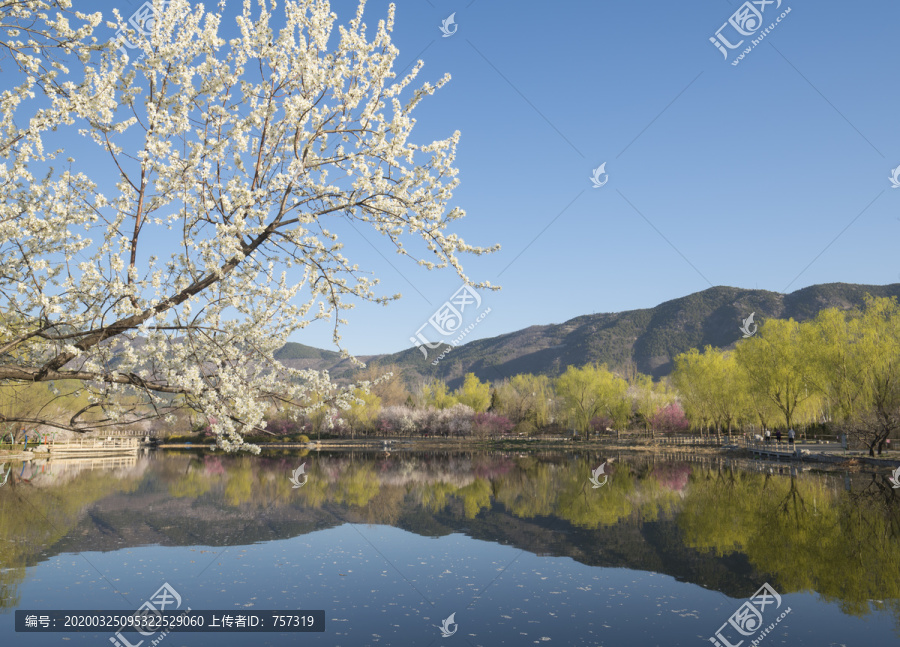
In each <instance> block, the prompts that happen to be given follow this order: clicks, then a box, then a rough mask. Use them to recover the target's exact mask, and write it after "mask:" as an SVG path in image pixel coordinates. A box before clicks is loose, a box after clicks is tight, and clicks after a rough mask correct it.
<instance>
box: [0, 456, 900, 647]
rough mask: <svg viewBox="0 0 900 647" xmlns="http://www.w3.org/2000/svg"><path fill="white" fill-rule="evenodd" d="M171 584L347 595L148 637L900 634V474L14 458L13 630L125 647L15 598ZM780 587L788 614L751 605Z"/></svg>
mask: <svg viewBox="0 0 900 647" xmlns="http://www.w3.org/2000/svg"><path fill="white" fill-rule="evenodd" d="M609 458H611V459H612V460H611V461H609V462H607V463H606V465H605V468H604V472H605V474H604V475H598V476H597V480H598V482H601V483H604V481H605V483H604V485H602V486H601V487H598V488H594V487H592V486H591V483H590V482H589V480H588V479H589V477H591V470H593V469H594V468H596V467H597V466H598V465H600V464H601V462H602V461H604V460H605V459H609ZM304 462H305V463H306V465H305V468H304V469H305V473H306V475H305V476H299V477H298V479H299V481H298V482H303V481H304V480H305V481H306V482H305V484H304V485H303V486H302V487H299V488H294V487H292V484H291V481H290V476H291V473H292V470H294V469H295V468H297V467H298V466H299V465H300V464H301V463H304ZM7 471H8V470H7V469H4V470H3V473H0V480H2V477H3V475H4V474H6V472H7ZM166 582H167V583H168V584H169V585H170V586H171V587H172V589H173V590H175V591H177V593H178V594H179V595H180V596H181V598H182V604H181V608H186V607H191V608H192V609H194V610H197V609H220V610H222V609H231V610H233V611H234V612H235V613H236V614H237V613H240V612H241V611H246V610H254V609H255V610H272V609H275V610H285V611H287V610H296V609H324V610H325V632H324V633H304V634H292V633H255V634H254V633H177V632H172V633H169V634H168V635H165V636H162V637H161V635H160V634H157V635H154V636H148V637H146V638H144V639H143V640H144V642H143V644H142V645H141V647H150V646H151V645H152V644H153V643H152V641H153V640H154V639H155V640H156V641H157V643H156V644H159V645H165V646H166V647H178V646H179V645H217V646H230V645H253V646H254V647H260V646H262V645H296V644H304V645H347V646H350V645H423V646H425V645H445V644H446V645H449V644H459V645H466V644H468V645H485V646H493V645H545V644H546V645H549V646H551V647H552V645H559V646H562V645H592V646H593V645H603V646H619V645H622V646H626V645H627V646H631V645H637V646H643V645H648V646H650V645H660V646H663V645H665V646H666V647H671V646H675V645H702V644H706V645H710V644H712V643H710V641H709V639H710V637H712V636H713V635H714V634H715V633H716V632H717V631H720V628H721V632H720V633H721V637H724V638H725V639H726V640H727V641H730V643H731V644H732V645H740V647H750V645H751V644H752V643H751V641H752V640H754V639H757V640H759V642H758V644H759V645H766V646H768V645H792V646H805V645H810V646H816V647H827V646H829V645H847V646H855V645H895V644H898V643H900V637H898V636H900V632H898V627H900V490H894V489H892V488H891V487H890V485H889V484H888V483H887V481H886V479H885V475H883V474H877V475H873V474H871V473H865V472H861V473H855V474H844V473H837V472H832V473H817V472H814V471H813V472H811V471H799V472H794V473H792V471H791V469H790V468H785V467H782V468H780V471H779V467H777V466H775V467H773V469H772V471H771V473H770V471H769V468H768V466H765V468H763V466H761V465H759V464H754V463H750V462H742V463H733V462H727V461H725V460H723V459H715V460H713V461H709V460H707V461H706V462H686V461H683V460H675V459H666V460H664V459H662V458H657V459H655V460H653V459H650V458H648V457H646V456H634V455H614V456H598V455H595V454H587V453H581V454H578V453H563V452H559V453H554V452H546V453H539V454H528V455H525V454H516V453H415V454H413V453H393V454H391V455H389V456H386V455H384V454H380V453H354V454H350V453H332V454H325V453H321V454H320V453H313V454H303V455H301V454H297V453H294V454H290V455H289V454H282V455H278V456H271V457H268V458H267V457H265V456H261V457H249V456H241V457H233V456H228V457H226V456H222V455H221V454H218V455H216V454H208V455H205V456H203V455H199V454H163V453H153V454H145V455H142V456H141V457H139V458H136V459H128V460H125V461H120V462H119V463H118V464H112V463H109V464H105V465H100V464H98V463H95V464H94V465H93V466H91V465H89V464H84V463H68V462H58V461H57V462H54V463H52V464H40V463H38V464H29V465H26V466H24V468H23V466H22V464H17V465H14V466H13V469H12V472H11V473H10V475H9V478H8V481H7V483H6V484H5V485H4V486H2V487H0V645H4V646H5V645H26V644H27V645H86V644H92V645H100V644H105V645H110V644H113V643H111V642H110V640H109V639H110V637H112V636H113V632H112V631H105V630H104V631H96V632H89V633H45V634H28V635H26V634H23V633H15V632H14V630H13V628H14V610H15V609H31V610H47V609H85V610H95V609H104V610H112V609H118V610H121V611H122V612H127V611H131V610H134V609H136V608H138V607H139V606H140V605H141V604H142V603H143V602H144V601H146V600H148V599H149V598H150V597H151V596H152V595H153V594H154V593H155V592H156V591H158V590H159V588H160V587H161V586H162V585H163V583H166ZM766 583H768V584H769V585H770V586H771V588H772V589H773V590H774V591H775V592H776V593H777V594H779V595H780V598H781V599H780V602H779V603H778V608H777V609H776V608H775V607H776V604H775V601H774V600H775V598H774V596H773V597H770V598H769V601H770V602H771V603H770V604H768V605H766V604H765V602H766V601H765V600H763V603H762V605H760V604H758V603H756V604H753V603H748V599H749V598H750V597H751V596H753V595H754V593H755V592H756V591H758V590H759V589H760V587H762V586H763V585H764V584H766ZM756 600H757V601H758V600H759V598H756ZM742 605H743V607H742ZM742 608H744V609H745V610H746V609H747V608H749V609H750V610H751V612H747V613H742V612H739V610H740V609H742ZM760 608H761V609H762V610H761V611H759V615H760V616H762V618H761V619H762V622H763V630H764V629H765V628H766V627H768V626H770V625H772V624H773V623H775V626H774V627H773V629H771V630H770V631H769V632H768V634H767V635H764V636H762V638H761V640H760V639H759V634H754V633H753V632H752V631H751V630H752V629H754V628H756V625H754V624H753V620H752V618H753V616H754V614H755V613H756V611H754V610H759V609H760ZM788 608H789V609H790V612H789V613H787V615H783V614H784V612H785V610H787V609H788ZM735 612H739V613H738V615H737V616H733V614H735ZM450 614H455V615H454V617H453V619H452V621H451V622H450V623H444V620H445V619H446V618H448V617H449V616H450ZM731 617H735V618H737V625H733V624H729V623H728V621H729V618H731ZM779 617H780V618H781V620H780V621H779V622H777V623H776V621H777V620H778V619H779ZM742 618H743V620H742ZM748 618H750V620H749V624H748ZM442 624H446V625H447V630H448V632H455V633H453V635H451V636H450V637H446V638H444V637H442V636H441V631H440V626H441V625H442ZM723 625H724V627H723ZM736 626H737V627H742V628H743V629H744V630H745V632H747V631H749V633H750V634H751V635H746V633H745V634H743V635H742V634H741V633H739V632H737V630H736ZM123 635H124V636H125V637H126V638H128V639H129V640H130V642H131V643H132V644H134V645H137V644H139V640H140V639H141V636H139V635H138V634H136V633H133V632H131V633H125V634H123ZM160 638H161V639H160ZM741 640H743V642H742V643H741V642H739V641H741ZM722 645H723V647H728V643H722Z"/></svg>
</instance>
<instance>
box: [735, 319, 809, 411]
mask: <svg viewBox="0 0 900 647" xmlns="http://www.w3.org/2000/svg"><path fill="white" fill-rule="evenodd" d="M814 342H815V339H814V336H813V335H812V326H810V325H808V324H807V325H801V324H799V323H797V322H796V321H794V320H793V319H789V320H788V321H784V320H782V319H768V320H766V321H764V322H763V323H762V324H760V326H759V331H758V333H757V334H756V335H755V336H753V337H751V338H750V339H746V340H744V341H742V342H740V343H738V345H737V348H736V349H735V357H736V358H737V363H738V366H740V367H741V368H742V369H743V372H744V373H745V375H746V377H747V387H748V388H749V389H752V390H754V391H756V393H757V395H761V396H764V397H766V398H768V399H769V400H770V401H771V402H772V403H773V404H774V405H775V407H776V408H777V409H778V410H779V411H780V412H781V415H782V417H783V419H784V423H785V426H786V427H787V428H791V427H793V426H794V422H795V419H796V418H797V417H798V415H799V414H801V413H803V409H802V408H801V405H803V404H804V403H805V402H806V401H807V400H809V398H810V397H811V396H815V395H816V385H815V383H813V382H812V381H811V380H810V379H809V377H808V376H809V374H810V373H811V372H812V370H811V368H812V367H811V361H810V358H811V356H812V348H813V344H814Z"/></svg>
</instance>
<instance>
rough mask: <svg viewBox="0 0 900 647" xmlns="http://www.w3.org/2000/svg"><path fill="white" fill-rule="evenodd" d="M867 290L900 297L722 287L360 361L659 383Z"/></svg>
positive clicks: (344, 368)
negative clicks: (702, 355)
mask: <svg viewBox="0 0 900 647" xmlns="http://www.w3.org/2000/svg"><path fill="white" fill-rule="evenodd" d="M867 293H868V294H871V295H872V296H875V297H898V298H900V284H898V283H894V284H891V285H856V284H849V283H826V284H822V285H812V286H809V287H806V288H803V289H801V290H797V291H795V292H791V293H789V294H781V293H778V292H769V291H768V290H747V289H743V288H732V287H727V286H717V287H713V288H709V289H708V290H703V291H701V292H696V293H694V294H690V295H688V296H685V297H681V298H678V299H673V300H671V301H666V302H665V303H661V304H659V305H658V306H656V307H654V308H645V309H641V310H628V311H625V312H618V313H605V314H593V315H583V316H580V317H576V318H574V319H570V320H569V321H566V322H564V323H561V324H549V325H545V326H530V327H528V328H524V329H522V330H519V331H516V332H511V333H507V334H505V335H499V336H497V337H491V338H488V339H479V340H476V341H472V342H469V343H467V344H463V345H460V346H458V347H456V348H453V349H452V350H451V352H449V353H448V354H447V355H446V356H445V357H444V358H443V359H442V360H441V361H440V362H439V363H438V364H437V366H434V365H432V363H431V362H432V361H433V360H435V359H436V358H437V357H438V355H439V353H440V351H441V350H443V349H442V348H438V349H434V350H429V351H428V357H427V359H426V358H425V357H424V356H423V355H422V351H421V350H420V349H418V348H410V349H407V350H404V351H400V352H399V353H392V354H387V355H373V356H367V357H360V359H361V360H363V361H365V362H367V363H368V364H370V365H376V366H378V365H381V366H384V365H388V364H396V365H398V366H399V367H400V368H401V369H402V370H403V372H404V375H405V376H406V378H407V380H409V381H414V380H415V379H416V378H420V377H439V378H441V379H443V380H444V381H446V382H447V383H448V385H449V386H450V387H451V388H455V387H456V386H458V385H459V384H460V383H461V382H462V378H463V376H464V375H465V374H466V373H469V372H472V373H475V374H476V375H477V376H478V377H479V378H480V379H482V380H490V381H492V382H493V381H496V380H499V379H502V378H505V377H511V376H513V375H516V374H517V373H535V374H538V373H542V374H546V375H550V376H556V375H559V374H560V373H562V372H563V371H565V370H566V367H567V366H569V365H572V364H574V365H577V366H581V365H584V364H587V363H593V362H597V363H605V364H607V365H608V366H609V367H610V368H611V369H619V370H621V371H625V372H628V371H632V370H634V369H636V370H638V371H641V372H642V373H647V374H649V375H652V376H654V377H655V378H659V377H662V376H665V375H668V374H669V373H671V372H672V369H673V360H674V358H675V356H676V355H678V354H679V353H683V352H685V351H688V350H690V349H691V348H703V347H704V346H706V345H707V344H709V345H711V346H715V347H717V348H729V347H733V345H734V344H735V342H737V341H738V340H739V339H741V338H742V337H743V335H742V333H741V330H740V326H741V325H742V322H743V321H744V319H746V318H747V317H748V316H749V315H750V314H751V313H755V316H754V322H755V323H757V324H759V323H761V322H763V321H765V320H766V319H767V318H777V319H790V318H792V319H795V320H797V321H806V320H808V319H812V318H814V317H815V316H816V314H817V313H818V312H819V311H820V310H823V309H826V308H841V309H850V308H855V307H861V306H862V305H863V303H864V299H865V295H866V294H867ZM463 323H464V324H468V323H470V322H469V321H468V320H464V321H463ZM276 357H278V358H279V359H282V358H284V359H288V360H289V361H287V362H285V363H290V365H291V366H295V367H297V368H301V367H302V368H316V369H320V370H321V369H328V370H329V372H330V373H331V375H332V377H333V378H336V379H341V378H350V377H351V374H352V366H351V365H350V363H349V362H347V361H346V360H341V358H340V355H339V354H338V353H335V352H332V351H323V350H319V349H315V348H311V347H309V346H303V345H302V344H295V343H288V344H287V345H285V347H284V348H282V349H281V351H279V355H276ZM282 361H284V360H282ZM295 362H296V363H295ZM300 364H302V366H301V365H300Z"/></svg>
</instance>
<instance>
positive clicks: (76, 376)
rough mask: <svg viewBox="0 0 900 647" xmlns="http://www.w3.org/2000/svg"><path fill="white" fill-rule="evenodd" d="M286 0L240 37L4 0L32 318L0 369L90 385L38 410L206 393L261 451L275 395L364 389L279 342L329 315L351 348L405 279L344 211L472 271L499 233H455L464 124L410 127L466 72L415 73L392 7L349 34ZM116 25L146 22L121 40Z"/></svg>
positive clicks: (26, 378)
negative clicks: (75, 402)
mask: <svg viewBox="0 0 900 647" xmlns="http://www.w3.org/2000/svg"><path fill="white" fill-rule="evenodd" d="M278 4H279V6H280V7H281V11H280V14H279V16H278V17H277V18H276V17H275V16H274V12H275V9H276V5H275V2H271V1H267V0H262V1H261V2H260V3H259V6H258V7H257V9H256V14H255V15H253V9H252V6H251V3H250V2H245V3H244V6H243V9H242V11H241V13H240V15H238V16H237V18H236V23H237V32H238V35H237V37H235V38H233V39H231V40H230V41H226V40H225V39H223V38H222V37H221V36H220V35H219V34H220V28H221V26H222V23H223V17H222V16H221V15H219V14H215V13H205V11H204V9H203V7H202V6H201V5H198V6H197V7H195V8H193V9H192V8H191V7H190V6H189V4H188V3H187V1H186V0H172V1H171V2H170V3H168V4H167V8H165V10H163V3H159V2H157V3H156V4H154V7H153V8H154V14H155V15H154V19H153V20H144V21H142V22H139V23H137V24H136V23H135V22H134V21H132V22H131V23H128V22H126V21H125V20H123V19H122V18H121V17H120V16H119V14H118V13H117V12H114V15H115V18H116V20H115V22H114V23H107V24H106V28H107V30H106V31H105V32H104V33H95V32H96V31H97V26H98V25H99V24H100V22H101V20H102V17H101V16H100V14H99V13H97V14H92V15H90V16H88V15H85V14H81V13H69V12H68V9H69V7H68V5H69V3H68V0H23V1H21V2H16V3H3V4H2V5H0V33H2V34H4V36H8V37H9V39H10V40H7V41H3V42H0V49H2V50H3V53H5V54H7V57H6V59H7V60H6V61H5V62H4V78H5V79H6V78H9V79H10V80H9V85H8V86H7V89H6V91H5V92H3V93H2V94H0V267H2V271H0V308H2V309H3V311H4V312H10V313H15V316H16V320H17V322H18V324H17V326H16V327H15V328H9V327H5V326H2V325H0V381H2V383H5V384H23V383H32V382H52V381H55V380H75V381H77V382H78V384H79V385H80V388H81V390H82V391H83V392H84V393H86V394H87V395H88V396H89V398H90V403H89V405H88V406H87V407H86V408H82V410H80V411H76V412H73V413H72V415H71V416H67V418H66V419H64V420H59V419H51V418H49V417H48V418H40V417H38V418H33V419H32V418H29V419H28V420H27V421H25V422H27V423H29V424H46V425H49V426H53V427H57V428H61V429H67V430H71V431H76V432H83V431H86V430H88V429H91V428H97V427H98V426H102V425H112V424H119V423H122V422H134V421H135V420H138V419H140V418H141V417H147V416H154V417H156V416H165V415H167V414H171V413H172V412H173V411H176V410H178V409H179V408H187V409H190V410H192V411H199V412H202V414H203V415H204V416H206V417H207V419H208V421H209V422H210V423H211V426H212V429H213V430H214V431H215V432H216V434H217V437H218V442H219V446H220V447H222V448H223V449H226V450H231V449H237V448H244V449H247V448H249V449H252V450H256V451H258V448H254V447H253V446H250V445H247V444H245V443H244V441H243V438H242V435H241V434H242V433H243V432H245V431H246V430H248V429H254V428H263V427H264V426H265V420H264V411H266V410H267V409H268V408H270V406H271V404H272V403H273V402H274V403H281V404H284V405H294V406H295V407H298V409H297V412H298V413H305V411H303V409H302V405H303V404H304V403H308V402H310V401H312V400H314V399H316V398H318V400H319V402H321V403H324V404H325V405H327V406H340V407H342V408H345V407H346V406H349V402H350V401H352V399H353V396H352V389H351V388H343V389H339V388H337V387H335V386H334V385H333V384H332V383H331V382H330V380H329V379H328V376H327V374H321V373H317V372H315V371H309V370H305V371H304V370H294V369H290V368H287V367H285V366H283V365H281V364H280V363H278V362H277V361H275V359H274V357H273V352H274V351H275V350H277V349H278V348H280V347H281V346H282V345H283V344H284V343H285V341H286V340H287V339H288V336H289V335H291V334H292V333H295V332H297V331H299V330H302V329H303V328H304V327H305V326H307V325H308V324H309V323H310V322H311V321H313V320H316V319H323V318H324V319H331V320H332V321H333V326H334V333H333V335H334V341H335V343H336V344H337V345H340V334H339V326H340V325H341V324H344V323H346V322H345V321H344V320H343V319H342V318H341V311H342V310H346V309H348V308H350V307H352V306H353V305H354V302H359V301H372V302H377V303H387V302H388V301H391V300H393V299H396V298H399V296H400V295H393V296H383V295H379V294H377V293H376V290H375V286H376V283H377V280H376V279H374V278H371V277H370V276H368V275H366V274H365V273H361V272H360V270H359V268H358V267H357V265H355V264H353V263H352V262H351V261H350V260H349V259H347V258H346V257H344V256H343V255H342V254H341V251H340V250H341V246H342V245H341V242H340V241H339V240H338V236H337V235H336V234H335V233H333V232H332V231H330V230H329V229H328V228H327V227H326V225H327V220H328V219H329V218H330V219H333V221H335V222H337V221H338V220H341V221H344V223H346V224H347V226H351V227H353V228H365V229H366V230H368V232H370V233H374V234H379V235H380V236H382V237H383V238H385V239H387V240H386V241H385V244H386V245H390V246H392V247H394V248H395V250H396V252H398V253H400V254H403V255H406V256H408V257H409V258H411V259H412V260H413V261H415V262H417V263H418V264H420V265H422V266H424V267H426V268H427V269H435V268H445V267H448V266H449V267H452V268H453V269H454V270H455V271H456V272H457V273H458V274H459V275H460V277H461V278H462V279H463V280H464V281H466V282H468V281H469V279H468V277H466V276H465V274H464V272H463V269H462V266H461V265H460V262H459V254H460V253H466V252H468V253H476V254H480V253H484V252H487V251H492V250H493V249H496V247H493V248H481V247H474V246H471V245H469V244H467V243H465V242H464V241H463V240H462V239H461V238H460V237H459V236H458V235H456V234H454V233H450V232H449V231H448V230H447V228H448V226H449V225H450V224H451V223H452V222H453V221H454V220H456V219H458V218H460V217H462V216H463V215H464V212H463V211H462V210H461V209H460V208H458V207H453V208H450V207H449V206H448V202H449V201H450V199H451V197H452V192H453V190H454V188H455V187H456V186H457V183H458V180H457V179H456V177H455V176H456V174H457V171H456V169H455V168H454V167H453V166H452V164H453V160H454V156H455V151H456V146H457V143H458V141H459V133H458V132H455V133H453V134H452V135H451V136H450V137H448V138H447V139H443V140H439V141H433V142H431V143H427V144H424V145H419V144H415V143H413V142H412V140H411V131H412V128H413V125H414V123H415V122H414V119H413V118H412V112H413V110H414V108H415V107H416V106H417V105H418V103H419V102H420V101H421V100H422V99H423V98H424V97H425V96H426V95H430V94H432V93H433V92H434V90H435V89H436V88H439V87H441V86H443V85H444V84H445V83H446V82H447V80H448V79H449V76H444V77H443V78H442V79H441V80H440V81H438V82H437V83H436V84H431V83H427V82H425V83H423V84H422V85H420V86H419V87H418V88H417V89H414V90H413V89H412V88H410V84H411V83H412V82H413V81H414V80H415V79H416V77H417V75H418V74H419V72H420V70H421V68H422V62H421V61H419V62H418V63H416V65H414V66H413V68H412V69H411V71H410V72H409V73H408V74H406V76H404V77H403V78H402V79H399V80H398V79H397V75H396V73H395V72H394V62H395V60H396V57H397V54H398V50H397V48H396V47H395V46H394V45H393V44H392V42H391V37H390V34H391V31H392V27H393V22H394V7H393V5H391V6H390V8H389V9H388V13H387V17H386V19H385V20H381V21H379V23H378V28H377V30H375V33H374V34H373V35H372V37H371V38H368V37H367V34H366V26H365V24H364V23H363V22H362V14H363V9H364V3H360V5H359V8H358V10H357V13H356V15H355V17H354V18H352V19H351V20H350V21H349V23H348V25H346V26H340V27H338V29H337V30H335V29H334V28H335V22H336V20H337V17H336V16H335V14H333V13H331V12H330V7H329V4H328V3H327V2H325V1H322V0H287V1H286V2H283V3H278ZM58 10H61V11H58ZM219 10H220V11H223V10H224V4H220V5H219ZM51 11H52V12H54V16H53V17H51V16H50V12H51ZM76 22H79V23H80V26H78V27H77V28H74V27H72V26H71V25H72V24H74V23H76ZM276 23H277V24H276ZM136 27H139V28H140V29H137V28H136ZM114 29H118V30H122V33H124V34H127V38H126V39H125V40H124V41H121V40H116V41H114V42H111V43H109V44H107V45H101V41H102V40H105V38H108V37H112V36H113V34H114V32H113V30H114ZM17 39H20V40H17ZM16 75H18V76H16ZM13 77H15V78H13ZM401 96H402V97H404V101H405V103H401ZM76 141H77V142H83V143H79V145H78V146H77V147H76V146H74V145H73V144H74V143H75V142H76ZM64 147H67V148H68V150H65V151H64V150H63V148H64ZM64 155H65V156H66V157H65V158H64V157H63V156H64ZM407 240H408V241H411V242H412V243H416V241H419V242H418V243H417V245H416V246H414V247H413V248H412V249H410V248H408V247H407V246H405V245H404V241H407ZM473 285H474V286H475V287H490V286H489V285H488V284H486V283H485V284H473ZM25 346H27V347H28V353H21V352H17V351H18V350H20V349H22V348H23V347H25ZM131 396H139V397H140V398H141V403H142V406H140V407H133V408H132V409H131V410H130V411H126V410H123V409H122V407H121V406H119V404H118V403H120V402H122V401H124V400H128V399H129V398H130V397H131ZM88 413H90V414H91V416H92V417H91V418H90V419H89V417H88V415H87V414H88ZM4 421H7V422H9V421H11V420H10V419H9V418H8V417H7V418H5V420H0V422H4Z"/></svg>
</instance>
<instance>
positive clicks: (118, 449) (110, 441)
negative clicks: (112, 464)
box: [34, 436, 141, 458]
mask: <svg viewBox="0 0 900 647" xmlns="http://www.w3.org/2000/svg"><path fill="white" fill-rule="evenodd" d="M140 447H141V444H140V439H139V438H137V437H136V436H117V437H108V438H79V439H78V440H71V441H68V442H56V441H52V440H51V441H50V442H48V443H45V444H42V445H37V446H35V448H34V452H35V454H36V455H40V454H41V453H44V451H46V452H47V453H49V454H50V457H51V458H74V457H78V456H92V455H97V454H101V455H102V454H107V455H108V454H137V452H138V450H139V449H140ZM43 448H46V450H43Z"/></svg>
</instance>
